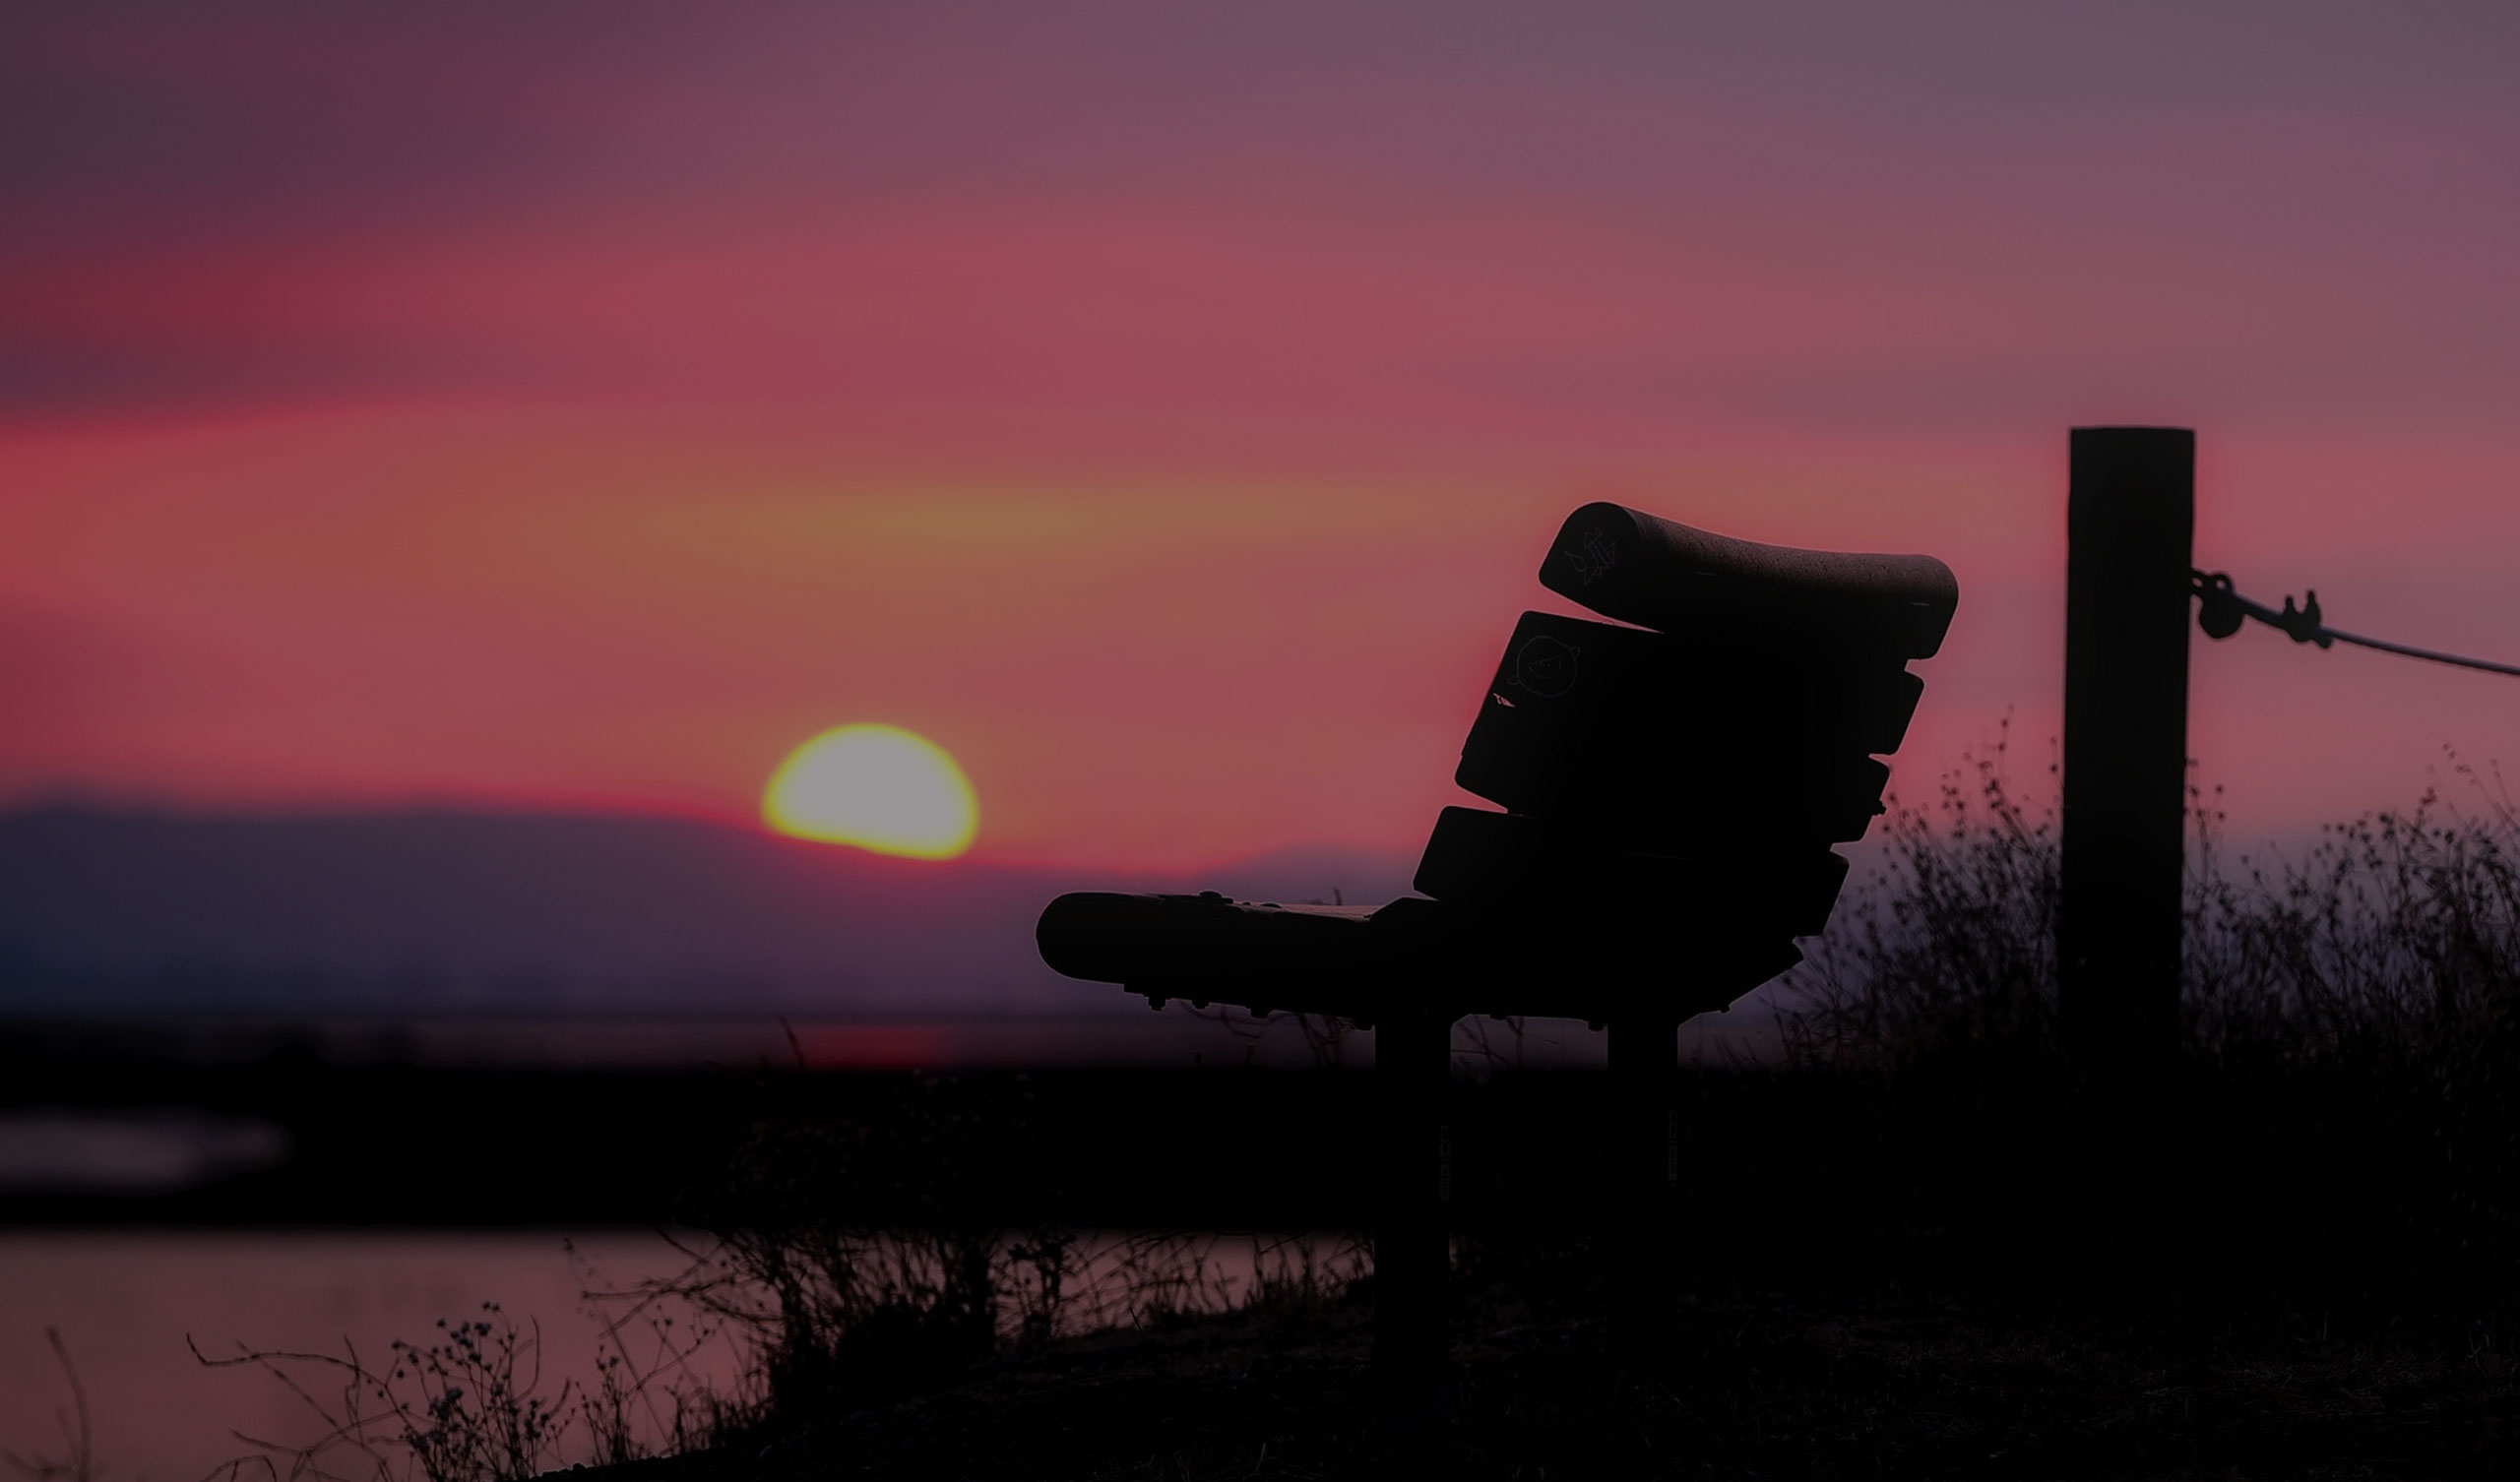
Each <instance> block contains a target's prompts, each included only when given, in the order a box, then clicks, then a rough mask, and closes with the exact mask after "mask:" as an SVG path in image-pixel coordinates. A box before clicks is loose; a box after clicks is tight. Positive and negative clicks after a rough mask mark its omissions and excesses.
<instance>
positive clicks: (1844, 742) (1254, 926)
mask: <svg viewBox="0 0 2520 1482" xmlns="http://www.w3.org/2000/svg"><path fill="white" fill-rule="evenodd" d="M1540 579H1541V582H1542V584H1543V585H1544V586H1545V587H1548V588H1549V589H1550V590H1552V591H1555V592H1557V593H1559V594H1560V595H1562V596H1566V597H1569V598H1571V599H1573V600H1574V601H1576V602H1578V603H1581V604H1582V605H1583V606H1585V607H1587V608H1589V609H1590V610H1592V611H1593V612H1595V613H1598V614H1600V615H1601V616H1602V617H1605V618H1610V619H1615V620H1616V621H1614V622H1599V621H1595V620H1592V619H1587V618H1576V617H1567V616H1563V615H1559V614H1555V613H1544V612H1526V613H1524V614H1523V616H1522V619H1521V621H1520V622H1518V623H1517V624H1516V625H1515V628H1514V632H1513V636H1512V637H1511V639H1510V640H1508V642H1507V644H1506V646H1505V652H1504V655H1503V657H1502V659H1501V660H1500V661H1499V662H1498V664H1497V668H1496V672H1495V676H1494V677H1493V678H1492V679H1491V680H1490V681H1489V684H1488V689H1487V693H1486V694H1485V696H1483V697H1482V698H1481V702H1480V708H1479V715H1478V718H1477V719H1476V720H1475V721H1474V722H1473V723H1472V725H1471V729H1470V735H1469V737H1468V739H1467V740H1466V741H1465V742H1464V743H1463V746H1462V754H1461V763H1460V766H1459V768H1458V769H1457V770H1456V771H1455V772H1454V779H1455V780H1456V781H1458V782H1459V783H1460V784H1461V786H1462V787H1463V788H1464V789H1466V790H1467V791H1469V792H1471V793H1474V794H1476V795H1477V796H1479V797H1481V798H1485V799H1486V800H1488V801H1489V802H1492V803H1495V804H1497V805H1498V806H1499V807H1500V808H1501V809H1503V810H1504V811H1502V812H1490V811H1487V810H1482V809H1475V808H1446V809H1444V810H1443V811H1442V813H1441V814H1440V815H1439V816H1438V817H1437V819H1436V821H1435V828H1434V832H1433V834H1432V835H1431V836H1430V837H1429V838H1428V840H1427V843H1426V849H1425V853H1424V855H1423V856H1422V857H1421V858H1420V860H1419V862H1418V873H1417V877H1416V879H1415V881H1414V882H1413V884H1414V885H1415V886H1416V888H1417V890H1418V892H1419V895H1415V896H1408V897H1404V898H1402V899H1399V900H1394V901H1391V902H1389V903H1388V904H1386V905H1383V906H1380V907H1378V908H1373V909H1359V908H1353V907H1335V906H1318V905H1293V904H1283V903H1278V902H1269V901H1261V902H1252V901H1238V900H1229V899H1227V898H1225V897H1224V896H1222V895H1217V894H1215V893H1213V892H1211V893H1207V894H1203V895H1117V894H1103V893H1083V894H1077V895H1062V896H1060V897H1058V898H1057V899H1056V900H1054V901H1052V902H1050V905H1049V908H1048V909H1047V910H1045V911H1044V912H1043V913H1042V916H1041V921H1040V931H1039V938H1040V948H1041V956H1042V958H1043V960H1044V961H1046V962H1048V963H1049V965H1050V966H1052V967H1054V968H1056V969H1057V970H1059V971H1060V972H1062V973H1065V974H1067V975H1069V976H1071V977H1079V978H1088V979H1093V980H1097V981H1102V982H1111V983H1119V984H1121V985H1123V986H1124V987H1125V988H1127V989H1128V990H1129V991H1130V992H1134V993H1140V994H1144V995H1145V996H1146V997H1147V998H1148V999H1149V1000H1150V1001H1151V1002H1152V1003H1154V1004H1155V1005H1156V1007H1158V1008H1161V1007H1163V1005H1164V1004H1165V1003H1166V1001H1167V1000H1170V999H1176V998H1177V999H1184V1000H1187V1001H1189V1002H1191V1003H1194V1004H1197V1005H1200V1006H1203V1007H1204V1006H1205V1005H1207V1004H1209V1003H1225V1004H1231V1005H1235V1006H1238V1007H1241V1008H1244V1009H1247V1010H1249V1011H1251V1012H1253V1013H1255V1014H1265V1013H1269V1012H1273V1011H1295V1012H1302V1013H1309V1014H1322V1015H1330V1016H1335V1017H1338V1018H1343V1019H1352V1020H1355V1022H1356V1023H1358V1024H1360V1025H1363V1026H1368V1027H1373V1028H1375V1030H1376V1036H1375V1037H1376V1045H1375V1067H1376V1078H1377V1081H1379V1082H1380V1083H1381V1084H1383V1085H1384V1086H1385V1087H1386V1094H1385V1095H1384V1097H1383V1098H1382V1100H1383V1105H1384V1109H1385V1114H1384V1118H1383V1124H1384V1125H1383V1128H1382V1141H1383V1144H1384V1145H1383V1148H1382V1154H1383V1156H1385V1157H1386V1158H1389V1159H1390V1160H1391V1176H1390V1177H1389V1178H1388V1179H1387V1180H1386V1183H1387V1186H1388V1188H1389V1189H1390V1191H1391V1193H1390V1196H1389V1199H1388V1202H1387V1204H1386V1205H1385V1207H1384V1209H1383V1210H1382V1211H1381V1215H1380V1220H1379V1224H1378V1227H1377V1229H1378V1233H1377V1238H1376V1291H1377V1298H1376V1301H1377V1306H1378V1317H1377V1329H1376V1367H1377V1369H1378V1370H1380V1371H1381V1372H1382V1374H1383V1375H1384V1378H1385V1380H1386V1390H1387V1395H1386V1397H1387V1400H1388V1401H1389V1402H1390V1403H1393V1404H1395V1405H1398V1406H1401V1407H1403V1408H1410V1407H1415V1406H1416V1405H1417V1404H1418V1403H1420V1402H1422V1400H1423V1399H1424V1397H1425V1394H1426V1393H1427V1392H1428V1387H1429V1386H1430V1385H1432V1384H1433V1382H1434V1376H1435V1375H1436V1374H1437V1373H1438V1372H1439V1370H1440V1367H1441V1356H1442V1342H1443V1327H1442V1282H1443V1273H1444V1267H1445V1266H1446V1264H1447V1261H1448V1252H1447V1237H1446V1234H1445V1230H1444V1210H1443V1202H1444V1200H1445V1199H1446V1197H1447V1195H1448V1188H1449V1173H1448V1170H1449V1157H1450V1136H1449V1131H1448V1128H1447V1126H1446V1124H1445V1121H1444V1117H1443V1112H1442V1109H1441V1103H1442V1097H1443V1086H1444V1082H1445V1081H1446V1080H1447V1078H1448V1076H1449V1071H1450V1032H1451V1031H1450V1025H1451V1023H1452V1021H1453V1020H1454V1019H1459V1018H1462V1017H1463V1016H1465V1015H1470V1014H1490V1015H1498V1016H1516V1015H1519V1016H1533V1017H1563V1018H1572V1019H1585V1020H1587V1021H1588V1022H1591V1023H1593V1024H1594V1025H1596V1026H1603V1025H1607V1027H1608V1028H1609V1030H1610V1064H1611V1071H1612V1074H1613V1076H1614V1078H1616V1079H1617V1080H1618V1081H1620V1082H1621V1084H1622V1088H1623V1089H1622V1094H1623V1096H1624V1097H1625V1098H1626V1099H1627V1100H1628V1101H1629V1102H1630V1112H1631V1114H1629V1115H1627V1116H1624V1117H1623V1118H1622V1120H1623V1122H1625V1123H1626V1124H1627V1126H1628V1133H1629V1136H1628V1138H1627V1139H1626V1141H1627V1142H1630V1143H1631V1144H1632V1145H1631V1146H1629V1147H1627V1148H1625V1149H1623V1150H1622V1161H1623V1162H1625V1163H1627V1164H1628V1165H1629V1167H1630V1170H1631V1172H1630V1175H1629V1177H1630V1179H1631V1181H1632V1183H1633V1185H1634V1186H1635V1192H1634V1201H1635V1202H1634V1205H1633V1207H1632V1208H1631V1210H1630V1215H1631V1217H1630V1218H1629V1219H1628V1220H1627V1221H1626V1222H1625V1229H1626V1231H1627V1232H1628V1233H1627V1236H1626V1248H1625V1249H1624V1250H1622V1251H1621V1252H1617V1253H1614V1259H1617V1260H1618V1261H1619V1262H1620V1264H1621V1266H1622V1267H1623V1269H1624V1279H1625V1280H1626V1282H1627V1284H1628V1285H1629V1286H1630V1287H1631V1289H1632V1292H1633V1295H1634V1296H1635V1298H1636V1300H1635V1301H1634V1302H1632V1303H1631V1304H1629V1307H1628V1310H1627V1313H1626V1317H1627V1319H1628V1325H1629V1327H1630V1328H1633V1329H1635V1330H1637V1331H1638V1332H1639V1334H1640V1340H1642V1341H1651V1329H1652V1328H1653V1325H1654V1324H1655V1322H1656V1321H1657V1320H1658V1317H1659V1315H1660V1314H1662V1313H1664V1312H1667V1311H1668V1300H1669V1288H1668V1263H1665V1262H1660V1261H1658V1260H1657V1257H1656V1249H1655V1246H1656V1236H1657V1233H1658V1231H1659V1230H1660V1228H1661V1225H1662V1222H1663V1220H1664V1219H1665V1218H1667V1217H1668V1203H1669V1199H1670V1187H1671V1185H1672V1183H1673V1182H1674V1180H1675V1178H1676V1172H1677V1164H1676V1144H1675V1142H1674V1141H1673V1140H1674V1138H1675V1136H1676V1126H1677V1123H1676V1114H1675V1113H1674V1112H1673V1111H1672V1109H1671V1103H1670V1082H1671V1078H1672V1075H1673V1072H1674V1071H1675V1069H1676V1054H1677V1046H1676V1039H1677V1035H1676V1030H1677V1028H1678V1025H1679V1024H1680V1023H1681V1022H1682V1021H1683V1020H1685V1019H1689V1018H1692V1017H1694V1016H1695V1015H1698V1014H1701V1013H1704V1012H1706V1011H1708V1010H1713V1009H1722V1008H1725V1007H1727V1006H1729V1005H1730V1004H1732V1003H1733V1001H1734V1000H1736V999H1738V998H1739V997H1740V996H1741V995H1743V994H1745V993H1747V992H1749V991H1750V990H1751V989H1753V988H1756V987H1758V986H1759V985H1760V984H1762V983H1765V982H1767V981H1769V980H1770V979H1772V978H1774V977H1776V976H1777V975H1778V974H1780V973H1782V972H1784V971H1785V970H1786V969H1788V968H1790V967H1792V966H1793V965H1794V964H1795V963H1796V962H1798V961H1800V960H1801V953H1800V951H1799V950H1798V949H1797V948H1796V946H1795V945H1794V941H1795V939H1796V937H1805V936H1811V935H1815V934H1817V933H1818V932H1819V931H1820V930H1821V929H1822V928H1823V927H1824V926H1825V925H1826V924H1827V922H1828V918H1829V914H1830V911H1831V909H1832V907H1833V906H1834V904H1835V902H1836V900H1837V896H1838V893H1839V890H1840V888H1841V887H1842V886H1843V885H1844V883H1845V880H1846V874H1847V862H1846V860H1845V859H1844V858H1843V857H1842V856H1840V855H1839V854H1837V853H1836V852H1835V851H1834V850H1833V849H1832V848H1831V847H1830V846H1831V845H1832V844H1836V843H1843V842H1848V841H1851V840H1854V839H1857V838H1859V837H1861V836H1862V835H1863V833H1864V831H1865V830H1866V829H1867V828H1868V827H1869V826H1870V824H1871V821H1872V819H1873V817H1874V816H1875V815H1877V814H1878V813H1879V812H1880V811H1881V795H1882V789H1883V787H1884V786H1885V785H1886V784H1887V782H1888V779H1889V769H1888V768H1887V766H1885V765H1884V764H1883V763H1882V762H1880V761H1879V760H1878V757H1879V756H1881V755H1886V754H1888V753H1890V752H1893V751H1895V750H1896V749H1897V748H1898V745H1899V743H1900V740H1901V739H1902V738H1903V737H1904V736H1905V734H1906V732H1907V728H1908V723H1909V721H1910V719H1911V717H1912V716H1913V715H1914V714H1915V711H1916V707H1917V702H1918V699H1919V697H1920V696H1921V695H1922V691H1923V684H1922V681H1921V680H1919V679H1918V678H1917V676H1915V675H1914V674H1912V673H1910V672H1909V671H1908V668H1907V665H1908V663H1909V661H1910V660H1913V659H1920V658H1926V657H1930V656H1931V655H1932V654H1933V653H1934V651H1935V650H1936V649H1937V648H1940V647H1941V644H1942V639H1943V635H1944V633H1945V632H1946V631H1947V630H1948V629H1949V627H1950V624H1951V616H1952V612H1953V609H1954V608H1955V606H1956V605H1957V603H1958V600H1959V587H1958V584H1957V583H1956V582H1955V581H1954V580H1953V578H1952V575H1951V571H1950V569H1949V568H1947V567H1945V566H1944V565H1943V564H1942V563H1941V562H1939V561H1937V560H1934V559H1933V558H1932V557H1930V556H1876V555H1854V554H1847V553H1841V552H1832V551H1806V550H1793V549H1788V548H1786V547H1782V546H1772V545H1759V544H1755V543H1753V542H1750V541H1746V540H1733V539H1728V538H1726V537H1724V536H1721V535H1712V534H1709V533H1707V532H1705V531H1703V530H1698V529H1693V528H1691V527H1689V526H1688V525H1678V524H1675V523H1673V522H1671V521H1668V520H1663V519H1659V518H1657V517H1655V516H1652V515H1646V514H1642V513H1640V512H1638V511H1635V510H1630V509H1627V508H1624V507H1622V506H1619V505H1615V504H1589V505H1586V506H1584V507H1583V508H1581V509H1579V510H1577V511H1575V512H1574V513H1573V514H1572V515H1570V516H1568V517H1567V519H1566V522H1565V524H1564V525H1562V526H1561V527H1560V528H1559V530H1558V533H1557V538H1556V540H1555V541H1554V542H1553V543H1552V545H1551V546H1550V549H1549V553H1548V556H1547V558H1546V559H1545V560H1544V562H1543V563H1542V564H1541V570H1540ZM1430 1165H1431V1166H1430ZM1418 1170H1422V1171H1418Z"/></svg>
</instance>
